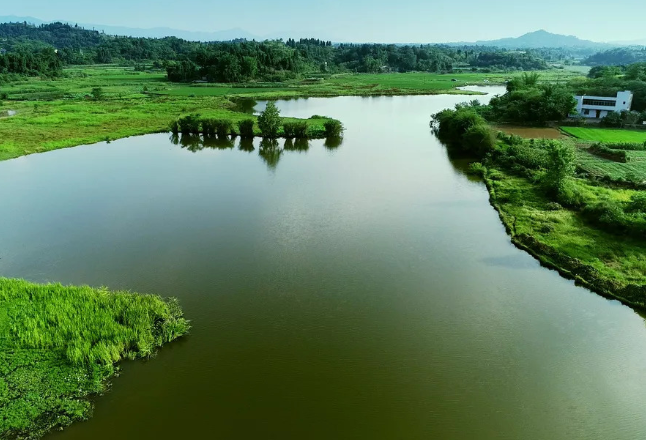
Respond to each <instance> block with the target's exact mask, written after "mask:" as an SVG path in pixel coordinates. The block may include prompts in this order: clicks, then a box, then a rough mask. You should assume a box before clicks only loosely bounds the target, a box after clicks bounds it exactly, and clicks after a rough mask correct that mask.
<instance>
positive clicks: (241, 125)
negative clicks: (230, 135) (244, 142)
mask: <svg viewBox="0 0 646 440" xmlns="http://www.w3.org/2000/svg"><path fill="white" fill-rule="evenodd" d="M253 125H254V121H253V119H245V120H244V121H240V122H238V130H240V137H242V138H243V139H251V138H253V137H254V135H255V133H254V130H253Z"/></svg>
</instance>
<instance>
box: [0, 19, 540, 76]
mask: <svg viewBox="0 0 646 440" xmlns="http://www.w3.org/2000/svg"><path fill="white" fill-rule="evenodd" d="M0 41H1V42H2V43H0V45H1V48H2V49H4V50H6V51H9V52H26V51H31V52H35V51H38V50H41V49H43V48H54V49H56V50H57V51H58V56H59V59H60V60H61V62H62V63H64V64H74V65H79V64H94V63H99V64H105V63H117V62H118V63H123V62H130V63H137V62H143V61H148V62H150V61H153V62H155V65H156V66H158V67H164V68H166V70H167V72H168V76H169V78H170V79H171V80H172V81H193V80H197V79H206V80H207V81H218V82H239V81H245V80H257V79H262V80H267V81H278V80H283V79H289V78H294V77H298V76H299V75H300V76H302V75H304V74H316V73H337V72H363V73H378V72H410V71H423V72H451V71H453V70H454V68H456V67H457V66H459V67H460V68H461V69H473V70H478V69H490V70H507V71H509V70H536V69H545V68H547V67H548V66H547V64H546V62H545V61H544V60H543V59H542V58H541V56H540V54H539V53H537V52H532V51H527V52H519V51H504V50H500V49H496V48H487V47H478V46H463V47H449V46H441V45H394V44H333V43H332V42H331V41H324V40H318V39H313V38H308V39H300V40H294V39H288V40H287V41H285V42H284V41H282V40H276V41H263V42H256V41H245V40H242V41H230V42H206V43H200V42H193V41H186V40H182V39H180V38H175V37H167V38H135V37H123V36H110V35H106V34H104V33H102V32H98V31H95V30H88V29H83V28H82V27H79V26H72V25H69V24H63V23H52V24H44V25H40V26H35V25H31V24H28V23H4V24H0Z"/></svg>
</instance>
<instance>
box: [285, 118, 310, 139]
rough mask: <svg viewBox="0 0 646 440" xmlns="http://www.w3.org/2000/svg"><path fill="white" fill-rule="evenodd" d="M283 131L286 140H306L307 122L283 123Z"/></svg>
mask: <svg viewBox="0 0 646 440" xmlns="http://www.w3.org/2000/svg"><path fill="white" fill-rule="evenodd" d="M283 131H284V133H285V137H286V138H287V139H292V138H297V139H307V122H305V121H297V122H284V123H283Z"/></svg>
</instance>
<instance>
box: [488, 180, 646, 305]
mask: <svg viewBox="0 0 646 440" xmlns="http://www.w3.org/2000/svg"><path fill="white" fill-rule="evenodd" d="M483 178H484V181H485V183H486V186H487V190H488V191H489V195H490V203H491V205H492V206H493V207H494V208H495V209H496V211H498V214H499V216H500V219H501V221H502V223H503V224H504V225H505V228H506V230H507V232H508V233H509V235H510V237H511V241H512V243H514V245H516V246H517V247H518V248H520V249H523V250H525V251H527V252H528V253H530V254H531V255H533V256H534V257H535V258H536V259H538V260H539V261H540V262H541V264H542V265H544V266H546V267H549V268H551V269H554V270H557V271H558V272H559V273H560V274H561V275H562V276H564V277H566V278H569V279H573V280H575V281H576V282H577V284H580V285H582V286H584V287H586V288H588V289H590V290H592V291H594V292H596V293H598V294H601V295H602V296H605V297H607V298H613V299H617V300H619V301H621V302H623V303H624V304H627V305H629V306H632V307H637V308H642V309H643V308H646V284H645V283H646V276H645V275H644V274H646V258H644V249H645V246H644V243H643V241H642V240H638V239H633V238H630V237H622V236H617V235H616V234H610V233H607V232H604V231H602V230H599V229H597V228H594V227H592V226H590V225H589V224H586V222H585V221H583V220H582V219H581V218H580V216H579V214H578V213H576V212H573V211H571V210H568V209H566V208H563V207H560V206H558V204H555V203H554V202H553V201H551V200H550V199H549V198H548V197H546V196H545V194H544V193H543V192H542V191H541V189H540V188H537V186H536V184H535V183H532V182H530V181H529V180H527V179H525V178H523V177H519V176H514V175H513V174H510V173H509V172H506V171H504V170H501V169H499V168H490V169H487V170H486V171H485V172H484V174H483ZM622 195H623V196H624V198H625V194H622Z"/></svg>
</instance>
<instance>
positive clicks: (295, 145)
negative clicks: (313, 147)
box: [283, 139, 310, 151]
mask: <svg viewBox="0 0 646 440" xmlns="http://www.w3.org/2000/svg"><path fill="white" fill-rule="evenodd" d="M283 148H284V149H285V150H287V151H307V150H309V149H310V141H309V140H307V139H285V144H284V145H283Z"/></svg>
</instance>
